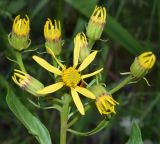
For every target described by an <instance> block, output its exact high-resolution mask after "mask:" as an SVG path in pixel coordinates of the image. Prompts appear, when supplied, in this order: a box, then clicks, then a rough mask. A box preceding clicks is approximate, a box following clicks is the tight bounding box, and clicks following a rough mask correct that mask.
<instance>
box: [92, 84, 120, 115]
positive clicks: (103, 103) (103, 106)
mask: <svg viewBox="0 0 160 144" xmlns="http://www.w3.org/2000/svg"><path fill="white" fill-rule="evenodd" d="M90 90H91V91H92V92H93V93H94V95H95V96H96V101H95V104H96V106H97V109H98V111H99V113H100V114H101V115H102V114H105V115H108V114H111V113H114V114H115V113H116V112H115V105H117V104H119V103H118V102H116V101H115V100H114V99H113V98H112V96H111V95H110V94H109V93H108V92H107V91H106V89H105V88H104V87H103V86H101V85H94V86H92V87H91V88H90Z"/></svg>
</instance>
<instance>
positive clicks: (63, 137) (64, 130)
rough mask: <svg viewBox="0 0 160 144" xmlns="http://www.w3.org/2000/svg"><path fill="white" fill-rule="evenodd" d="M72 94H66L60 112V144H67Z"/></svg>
mask: <svg viewBox="0 0 160 144" xmlns="http://www.w3.org/2000/svg"><path fill="white" fill-rule="evenodd" d="M69 103H70V95H67V94H65V95H64V104H63V107H62V110H61V113H60V119H61V123H60V124H61V125H60V127H61V128H60V144H66V136H67V122H68V113H69Z"/></svg>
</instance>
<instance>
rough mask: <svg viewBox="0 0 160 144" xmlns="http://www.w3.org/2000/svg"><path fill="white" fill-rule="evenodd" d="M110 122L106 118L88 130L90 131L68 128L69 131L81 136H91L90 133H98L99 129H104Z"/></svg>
mask: <svg viewBox="0 0 160 144" xmlns="http://www.w3.org/2000/svg"><path fill="white" fill-rule="evenodd" d="M108 123H109V121H108V120H106V119H104V120H102V121H101V122H100V123H99V124H98V125H97V126H96V127H95V128H94V129H93V130H91V131H88V132H79V131H76V130H73V129H68V130H67V131H69V132H71V133H73V134H75V135H79V136H90V135H93V134H96V133H98V132H99V131H101V130H102V129H104V128H105V127H106V126H107V125H108Z"/></svg>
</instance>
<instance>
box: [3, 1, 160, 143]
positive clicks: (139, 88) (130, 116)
mask: <svg viewBox="0 0 160 144" xmlns="http://www.w3.org/2000/svg"><path fill="white" fill-rule="evenodd" d="M96 4H98V5H102V6H105V7H107V9H108V17H107V24H106V26H105V29H104V33H103V36H102V39H103V40H107V41H98V42H97V43H96V45H95V49H96V48H98V49H100V50H102V51H103V52H101V55H102V57H100V56H99V57H98V58H97V61H98V59H100V62H99V63H98V64H97V63H96V64H97V65H101V66H104V68H105V70H104V72H103V76H104V77H103V82H105V83H106V85H107V86H109V87H113V86H114V85H115V84H116V83H118V82H119V80H121V78H122V76H121V75H120V72H126V71H129V67H130V64H131V63H132V61H133V60H134V58H135V56H137V55H139V54H140V53H141V52H144V51H147V50H150V51H153V52H154V53H155V54H156V56H157V63H156V65H155V67H154V69H153V71H152V72H151V73H150V74H149V75H148V76H147V78H148V80H149V82H150V84H151V85H152V86H151V87H148V86H147V84H146V83H145V81H143V80H141V81H140V82H139V83H138V84H130V85H128V86H126V87H125V88H123V89H122V90H120V91H119V92H118V93H116V94H115V95H114V98H115V99H116V100H117V101H118V102H119V103H120V105H119V106H117V107H116V109H117V114H116V115H115V116H113V117H112V120H111V122H110V124H109V125H108V127H107V128H106V129H105V130H103V131H102V132H100V133H99V134H96V135H93V136H90V137H75V136H73V135H69V137H68V140H69V142H68V143H76V144H81V143H83V144H87V143H92V144H97V143H98V144H124V143H125V142H126V141H127V139H128V136H129V132H130V127H131V122H132V120H136V121H137V122H138V123H139V125H140V128H141V132H142V137H143V141H144V142H147V141H148V142H150V143H151V144H152V143H154V144H158V143H160V131H159V129H160V123H159V121H160V117H159V110H160V105H159V102H160V90H159V89H160V62H159V59H160V1H159V0H121V1H119V0H99V1H98V0H81V1H79V0H34V1H33V0H0V77H3V78H5V79H6V80H7V81H8V82H9V83H10V84H11V85H12V86H13V88H14V91H15V92H16V94H17V96H18V97H19V98H21V100H22V101H24V103H26V104H27V105H26V106H27V107H28V108H29V109H30V111H31V112H32V113H33V114H34V115H36V116H37V117H39V118H40V120H41V121H42V123H43V124H44V125H46V127H47V128H48V130H49V132H50V134H51V137H52V140H53V143H56V142H57V140H58V139H59V138H58V131H59V115H58V114H57V112H56V111H52V110H42V109H36V108H35V107H34V106H33V105H31V104H29V103H28V102H26V100H24V99H25V96H27V93H26V92H23V93H22V90H21V89H20V88H19V87H18V86H16V85H15V84H14V83H13V82H12V80H11V75H12V73H13V69H14V68H15V67H17V65H16V63H14V62H11V61H10V60H8V59H7V57H8V58H10V59H14V56H13V50H12V48H11V47H10V45H9V43H8V40H7V35H8V33H10V31H11V27H12V22H13V19H14V17H15V16H16V15H18V14H21V15H25V14H27V15H28V16H29V17H30V19H31V34H30V37H31V40H32V44H31V47H30V50H33V51H32V52H24V53H23V59H24V62H25V64H26V68H27V70H28V71H29V72H30V73H31V74H32V75H33V76H36V77H37V78H39V80H41V81H43V82H46V83H49V82H51V81H52V80H51V79H50V78H48V77H47V75H48V73H47V72H46V71H44V70H42V69H41V68H40V67H39V66H38V65H35V63H33V60H32V59H31V56H32V55H33V54H36V52H35V51H34V50H35V49H38V52H44V51H45V48H44V42H45V41H44V36H43V26H44V23H45V21H46V19H47V18H52V19H53V18H56V19H60V21H61V25H62V33H63V35H62V37H63V39H64V40H65V44H64V47H63V52H62V55H64V59H65V57H68V55H71V53H70V52H71V51H72V48H73V37H74V36H75V34H76V33H77V32H79V31H82V30H85V26H86V25H87V22H88V20H89V16H90V15H91V13H92V11H93V9H94V7H95V5H96ZM66 63H70V60H69V59H68V60H67V61H66ZM109 87H108V88H109ZM5 98H6V89H4V87H3V83H2V81H0V143H1V144H28V143H31V144H32V143H33V144H36V143H37V141H36V140H35V138H34V137H33V136H32V135H30V134H28V132H27V130H26V129H25V127H24V126H23V125H22V124H21V123H20V122H19V121H18V120H17V119H16V117H15V116H14V115H13V113H12V112H11V111H10V109H9V108H8V106H7V104H6V100H5ZM95 112H96V110H92V111H90V112H89V113H88V114H87V116H86V117H87V118H86V119H82V121H80V122H79V123H78V125H77V126H76V128H77V129H79V130H82V131H85V130H87V129H90V128H92V127H94V126H95V123H96V120H97V119H98V115H97V114H95Z"/></svg>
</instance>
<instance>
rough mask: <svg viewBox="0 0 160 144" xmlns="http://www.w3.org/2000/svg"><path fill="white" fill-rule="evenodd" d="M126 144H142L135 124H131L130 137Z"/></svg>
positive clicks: (139, 132)
mask: <svg viewBox="0 0 160 144" xmlns="http://www.w3.org/2000/svg"><path fill="white" fill-rule="evenodd" d="M126 144H143V141H142V136H141V131H140V129H139V127H138V125H137V124H136V123H135V122H134V123H133V124H132V130H131V135H130V138H129V140H128V142H127V143H126Z"/></svg>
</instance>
